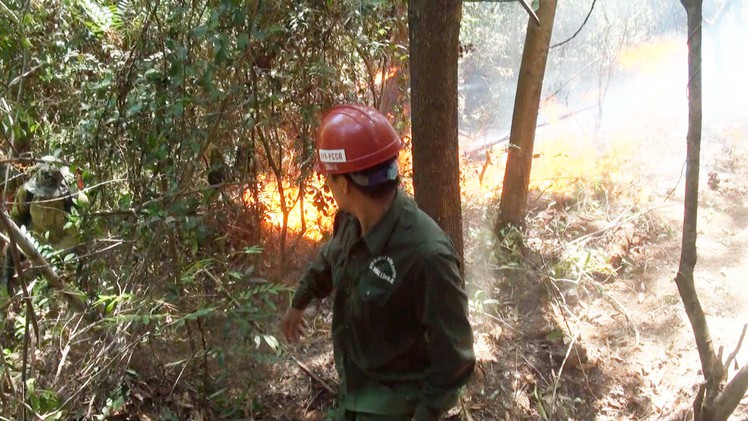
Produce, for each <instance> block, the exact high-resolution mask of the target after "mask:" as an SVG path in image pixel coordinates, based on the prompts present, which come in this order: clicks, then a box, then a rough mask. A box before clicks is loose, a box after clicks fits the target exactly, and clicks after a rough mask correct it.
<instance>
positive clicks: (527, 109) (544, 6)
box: [497, 0, 556, 233]
mask: <svg viewBox="0 0 748 421" xmlns="http://www.w3.org/2000/svg"><path fill="white" fill-rule="evenodd" d="M537 14H538V18H539V19H540V26H538V25H537V24H536V23H535V21H534V19H532V17H531V18H529V19H528V22H527V38H526V39H525V48H524V51H523V52H522V64H521V65H520V69H519V81H518V82H517V96H516V98H515V100H514V113H513V114H512V130H511V134H510V136H509V153H508V157H507V162H506V170H505V172H504V186H503V189H502V192H501V203H500V205H499V207H500V211H501V212H500V214H499V218H498V221H497V233H498V231H499V229H501V228H503V227H505V226H507V225H513V226H516V227H520V226H522V225H523V221H524V218H525V210H526V207H527V188H528V185H529V184H530V170H531V168H532V153H533V147H534V143H535V127H536V126H537V122H538V108H539V106H540V93H541V91H542V90H543V77H544V76H545V65H546V62H547V60H548V49H549V46H550V43H551V33H552V32H553V20H554V18H555V16H556V0H541V1H540V8H539V9H538V13H537Z"/></svg>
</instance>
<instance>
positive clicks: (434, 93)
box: [408, 0, 463, 258]
mask: <svg viewBox="0 0 748 421" xmlns="http://www.w3.org/2000/svg"><path fill="white" fill-rule="evenodd" d="M461 15H462V3H461V1H460V0H410V1H409V3H408V22H409V25H410V75H411V76H410V78H411V107H412V108H411V121H412V125H413V188H414V190H415V198H416V202H418V205H419V207H420V208H421V209H423V210H424V212H426V213H427V214H429V215H430V216H431V217H432V218H434V220H436V222H437V223H438V224H439V225H440V226H441V227H442V229H444V231H445V232H446V233H447V234H448V235H449V236H450V238H451V239H452V242H453V243H454V245H455V249H456V250H457V253H458V255H459V256H460V258H462V253H463V252H462V212H461V208H462V207H461V200H460V177H459V174H460V157H459V150H458V144H457V58H458V48H459V46H458V41H459V35H460V17H461Z"/></svg>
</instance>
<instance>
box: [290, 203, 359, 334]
mask: <svg viewBox="0 0 748 421" xmlns="http://www.w3.org/2000/svg"><path fill="white" fill-rule="evenodd" d="M343 218H344V216H343V214H342V213H341V212H338V213H337V214H336V215H335V221H334V223H333V238H332V239H330V241H328V242H327V243H325V244H324V245H323V246H322V248H321V249H320V251H319V252H318V253H317V255H316V256H315V257H314V260H312V262H311V263H310V264H309V265H308V266H307V268H306V270H305V271H304V275H303V276H302V277H301V281H300V282H299V286H298V288H297V289H296V292H295V293H294V296H293V299H292V300H291V307H290V308H289V309H288V311H287V312H286V315H285V316H284V317H283V321H282V322H281V329H282V331H283V335H284V336H285V337H286V340H288V341H289V342H296V341H297V340H298V339H299V336H300V335H301V334H303V333H304V330H305V328H306V325H305V323H304V319H303V317H302V316H303V311H304V309H305V308H306V307H307V306H308V305H309V303H310V302H311V301H312V300H313V299H315V298H324V297H327V296H328V295H330V293H331V292H332V290H333V284H332V262H333V259H335V258H336V256H335V253H334V249H335V247H334V244H333V242H334V241H336V236H338V235H340V230H341V227H340V225H341V224H342V223H343Z"/></svg>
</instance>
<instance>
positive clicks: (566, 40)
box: [551, 0, 597, 49]
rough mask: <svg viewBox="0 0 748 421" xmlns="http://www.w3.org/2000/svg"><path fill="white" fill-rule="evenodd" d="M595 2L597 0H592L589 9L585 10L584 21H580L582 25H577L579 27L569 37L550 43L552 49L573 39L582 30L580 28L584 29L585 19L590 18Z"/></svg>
mask: <svg viewBox="0 0 748 421" xmlns="http://www.w3.org/2000/svg"><path fill="white" fill-rule="evenodd" d="M595 3H597V0H592V5H591V6H590V11H589V12H587V16H586V17H585V18H584V22H582V25H581V26H580V27H579V29H577V32H574V35H572V36H571V37H569V38H567V39H565V40H564V41H561V42H559V43H556V44H553V45H551V48H552V49H553V48H556V47H560V46H562V45H564V44H566V43H567V42H569V41H571V40H573V39H574V38H576V37H577V35H579V33H580V32H582V29H584V26H585V25H587V21H588V20H589V19H590V15H592V11H593V10H594V9H595Z"/></svg>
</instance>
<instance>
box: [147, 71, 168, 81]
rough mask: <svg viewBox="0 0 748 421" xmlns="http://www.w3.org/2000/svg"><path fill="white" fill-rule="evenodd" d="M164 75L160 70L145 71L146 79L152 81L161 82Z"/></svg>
mask: <svg viewBox="0 0 748 421" xmlns="http://www.w3.org/2000/svg"><path fill="white" fill-rule="evenodd" d="M163 77H164V75H163V74H162V73H161V71H160V70H157V69H148V70H146V71H145V78H146V79H148V80H151V81H160V80H162V79H163Z"/></svg>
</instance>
